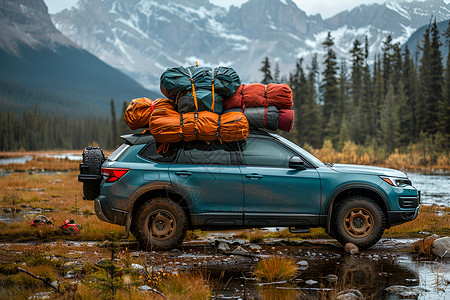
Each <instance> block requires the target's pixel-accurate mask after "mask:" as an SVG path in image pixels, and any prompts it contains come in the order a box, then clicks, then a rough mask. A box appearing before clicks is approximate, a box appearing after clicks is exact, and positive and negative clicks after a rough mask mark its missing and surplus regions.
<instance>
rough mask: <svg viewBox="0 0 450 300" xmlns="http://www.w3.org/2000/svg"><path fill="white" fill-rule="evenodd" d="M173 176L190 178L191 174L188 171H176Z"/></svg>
mask: <svg viewBox="0 0 450 300" xmlns="http://www.w3.org/2000/svg"><path fill="white" fill-rule="evenodd" d="M175 175H178V176H181V177H188V176H191V175H192V173H191V172H188V171H177V172H175Z"/></svg>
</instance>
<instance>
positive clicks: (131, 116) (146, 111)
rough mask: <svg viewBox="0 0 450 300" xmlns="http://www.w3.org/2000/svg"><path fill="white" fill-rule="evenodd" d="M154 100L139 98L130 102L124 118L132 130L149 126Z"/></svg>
mask: <svg viewBox="0 0 450 300" xmlns="http://www.w3.org/2000/svg"><path fill="white" fill-rule="evenodd" d="M152 103H153V101H152V100H150V99H148V98H137V99H134V100H132V101H131V102H130V104H128V107H127V109H126V110H125V115H124V116H123V118H124V119H125V122H126V123H127V124H128V127H130V128H131V130H136V129H139V128H143V127H147V126H148V120H149V118H150V114H151V113H152Z"/></svg>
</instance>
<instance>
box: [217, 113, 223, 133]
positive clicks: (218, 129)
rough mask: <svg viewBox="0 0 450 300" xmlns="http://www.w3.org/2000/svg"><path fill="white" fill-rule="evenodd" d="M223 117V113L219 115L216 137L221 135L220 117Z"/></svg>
mask: <svg viewBox="0 0 450 300" xmlns="http://www.w3.org/2000/svg"><path fill="white" fill-rule="evenodd" d="M221 117H222V115H219V119H218V120H217V125H218V126H217V133H216V137H219V131H220V124H221V123H220V118H221Z"/></svg>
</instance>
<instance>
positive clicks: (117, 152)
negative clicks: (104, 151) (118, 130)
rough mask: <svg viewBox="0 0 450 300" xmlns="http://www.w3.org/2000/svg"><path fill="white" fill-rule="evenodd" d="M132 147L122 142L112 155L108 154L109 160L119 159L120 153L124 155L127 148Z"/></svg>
mask: <svg viewBox="0 0 450 300" xmlns="http://www.w3.org/2000/svg"><path fill="white" fill-rule="evenodd" d="M129 147H130V145H127V144H122V145H120V146H119V148H117V149H116V150H114V152H113V153H111V155H110V156H108V160H117V159H118V158H119V157H120V155H122V154H123V153H124V152H125V150H127V149H128V148H129Z"/></svg>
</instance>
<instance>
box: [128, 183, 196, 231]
mask: <svg viewBox="0 0 450 300" xmlns="http://www.w3.org/2000/svg"><path fill="white" fill-rule="evenodd" d="M159 197H164V198H169V199H171V200H172V201H174V202H176V203H177V204H178V205H180V206H181V208H182V209H183V211H184V213H185V214H186V218H187V222H188V227H190V226H191V225H192V221H191V214H192V213H193V212H192V207H193V206H192V202H191V199H190V197H189V195H188V194H187V193H186V192H184V191H183V190H181V189H177V188H176V187H175V188H174V187H173V186H172V185H171V184H170V183H156V184H149V185H146V186H144V187H142V188H140V189H139V190H138V191H136V192H135V193H134V195H133V197H132V198H131V199H130V203H129V206H128V215H127V222H126V232H127V234H128V232H129V229H130V227H131V224H132V222H133V217H134V214H135V212H136V211H137V210H138V209H139V207H141V206H142V205H143V204H144V203H146V202H147V201H149V200H151V199H155V198H159Z"/></svg>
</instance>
